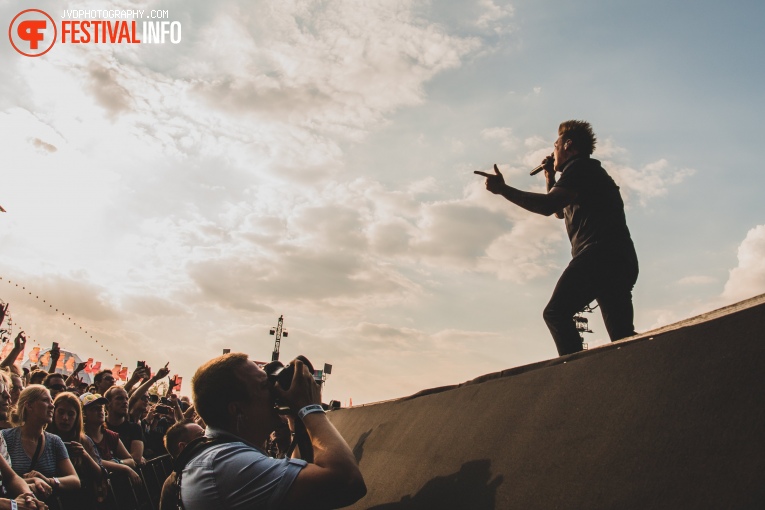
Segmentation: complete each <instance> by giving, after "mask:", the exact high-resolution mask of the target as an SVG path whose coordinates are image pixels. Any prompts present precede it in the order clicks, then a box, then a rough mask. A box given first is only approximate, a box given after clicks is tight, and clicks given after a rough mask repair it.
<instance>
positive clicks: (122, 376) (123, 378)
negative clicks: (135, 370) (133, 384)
mask: <svg viewBox="0 0 765 510" xmlns="http://www.w3.org/2000/svg"><path fill="white" fill-rule="evenodd" d="M119 376H120V380H121V381H127V380H128V367H122V370H120V371H119Z"/></svg>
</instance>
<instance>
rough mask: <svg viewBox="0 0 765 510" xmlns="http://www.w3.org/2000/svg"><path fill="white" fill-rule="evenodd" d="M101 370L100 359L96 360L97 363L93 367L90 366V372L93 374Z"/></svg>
mask: <svg viewBox="0 0 765 510" xmlns="http://www.w3.org/2000/svg"><path fill="white" fill-rule="evenodd" d="M100 371H101V362H100V361H96V364H95V365H93V366H92V367H90V373H91V374H97V373H98V372H100Z"/></svg>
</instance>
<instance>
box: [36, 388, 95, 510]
mask: <svg viewBox="0 0 765 510" xmlns="http://www.w3.org/2000/svg"><path fill="white" fill-rule="evenodd" d="M53 407H54V411H53V422H52V423H51V424H50V425H48V428H47V431H48V432H50V433H52V434H56V435H57V436H59V437H60V438H61V439H62V440H63V441H64V445H65V446H66V449H67V451H68V452H69V455H70V459H71V461H72V464H73V465H74V469H75V471H76V472H77V476H79V478H80V484H81V488H80V490H79V491H74V492H72V493H71V494H70V495H68V496H65V497H63V498H62V500H63V503H64V507H65V508H78V509H95V508H97V505H98V503H100V502H102V501H103V500H104V499H105V496H106V476H107V475H106V473H105V472H104V469H103V466H102V465H101V457H100V455H99V454H98V450H97V449H96V445H95V444H94V443H93V440H92V439H90V438H89V437H88V436H86V435H85V433H84V432H83V421H82V404H81V403H80V399H79V398H78V397H77V396H76V395H75V394H74V393H70V392H63V393H59V395H58V396H57V397H56V399H55V400H54V401H53Z"/></svg>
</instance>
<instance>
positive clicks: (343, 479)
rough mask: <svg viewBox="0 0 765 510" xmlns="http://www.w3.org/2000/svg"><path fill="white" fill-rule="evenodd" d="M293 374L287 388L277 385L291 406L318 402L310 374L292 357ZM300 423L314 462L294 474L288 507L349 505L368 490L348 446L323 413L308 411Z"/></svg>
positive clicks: (316, 388) (314, 382) (317, 507)
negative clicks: (305, 431)
mask: <svg viewBox="0 0 765 510" xmlns="http://www.w3.org/2000/svg"><path fill="white" fill-rule="evenodd" d="M294 363H295V377H294V378H293V379H292V385H291V386H290V389H289V391H287V392H284V391H282V390H281V389H280V388H278V386H277V391H279V392H280V393H281V395H282V397H283V398H284V400H285V401H286V402H289V403H290V409H292V410H293V411H297V410H299V409H303V408H304V407H306V406H309V405H321V389H320V388H319V386H318V385H317V384H316V381H314V379H313V374H311V373H310V372H309V371H308V368H306V367H305V365H303V363H302V362H301V361H300V360H295V361H294ZM303 424H304V425H305V428H306V429H307V431H308V436H309V437H310V439H311V445H312V446H313V458H314V462H313V464H308V465H306V466H305V467H304V468H303V469H302V470H301V471H300V473H299V474H298V475H297V478H296V479H295V481H294V483H293V484H292V487H291V488H290V490H289V492H288V493H287V497H286V499H285V506H286V507H287V508H306V507H308V506H310V507H311V508H312V509H325V508H326V509H329V508H338V507H343V506H347V505H350V504H352V503H354V502H356V501H358V500H359V499H361V498H363V497H364V495H365V494H366V493H367V488H366V485H365V483H364V478H363V477H362V475H361V471H360V470H359V466H358V463H357V462H356V458H355V457H354V456H353V452H352V451H351V448H350V447H349V446H348V443H346V442H345V439H343V437H342V436H341V435H340V433H339V432H338V431H337V429H336V428H335V427H334V425H332V423H331V422H330V421H329V418H327V415H326V414H324V413H323V412H315V413H311V414H307V415H305V416H304V417H303Z"/></svg>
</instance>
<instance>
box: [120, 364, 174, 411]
mask: <svg viewBox="0 0 765 510" xmlns="http://www.w3.org/2000/svg"><path fill="white" fill-rule="evenodd" d="M169 364H170V362H168V363H167V364H166V365H165V366H164V367H162V368H160V369H159V370H158V371H157V373H156V374H154V377H150V378H149V379H147V380H146V381H144V383H143V384H141V385H140V386H139V387H138V388H136V389H135V391H133V393H132V394H131V395H130V400H129V401H128V409H130V410H132V409H133V406H134V405H135V403H136V402H137V401H138V399H140V398H141V397H142V396H143V395H145V394H146V392H147V391H149V388H151V387H152V385H153V384H154V383H156V382H157V381H159V380H160V379H162V378H164V377H167V374H169V373H170V369H169V368H168V365H169ZM144 369H145V370H146V371H147V373H151V370H150V369H149V367H144Z"/></svg>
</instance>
